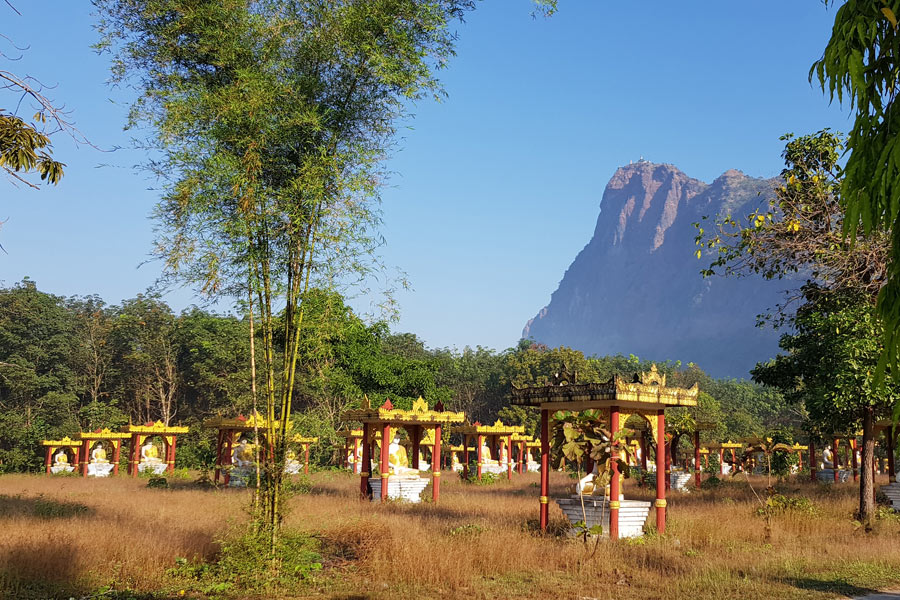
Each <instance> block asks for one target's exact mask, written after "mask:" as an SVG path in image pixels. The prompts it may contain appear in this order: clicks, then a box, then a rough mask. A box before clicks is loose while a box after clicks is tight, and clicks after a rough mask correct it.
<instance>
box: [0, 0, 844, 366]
mask: <svg viewBox="0 0 900 600" xmlns="http://www.w3.org/2000/svg"><path fill="white" fill-rule="evenodd" d="M13 3H14V4H15V6H16V7H17V8H18V9H19V10H20V12H21V13H22V16H21V17H20V16H17V15H15V14H14V13H12V12H11V11H10V10H9V9H7V8H6V7H5V6H4V5H3V3H0V33H3V34H5V35H7V36H9V37H10V38H11V39H12V40H13V41H14V42H16V44H17V45H18V46H29V47H28V49H27V50H26V51H25V52H24V53H23V57H22V59H21V60H19V61H17V62H13V63H9V62H4V63H2V64H0V69H9V70H14V71H15V72H17V73H20V74H22V73H27V74H29V75H33V76H35V77H38V78H40V79H41V80H42V81H43V82H44V83H47V84H53V85H55V86H56V87H55V89H53V90H52V91H50V95H51V96H52V97H54V98H55V99H56V100H58V101H60V102H64V103H65V104H66V105H67V106H68V107H69V108H70V109H71V110H72V111H73V113H72V116H73V118H74V120H75V121H76V122H77V125H78V127H79V128H80V129H81V130H82V131H83V132H84V133H85V134H86V135H87V136H88V137H89V138H90V139H91V141H92V142H93V143H94V144H95V145H97V146H99V147H101V148H113V147H126V146H128V143H129V138H130V134H129V132H126V131H123V125H124V121H125V114H126V107H127V102H128V99H129V95H128V93H127V92H125V91H122V90H113V89H110V88H109V87H108V86H107V84H106V79H107V77H108V67H109V64H108V57H106V56H98V55H97V54H95V53H94V52H93V51H92V50H91V48H90V45H91V43H93V42H94V41H95V40H96V34H95V32H94V31H93V29H92V22H93V19H92V17H91V14H90V13H91V6H90V3H89V2H88V1H87V0H54V1H51V0H16V1H14V2H13ZM531 12H532V6H531V4H530V2H529V1H528V0H485V1H483V2H480V3H479V5H478V8H477V9H476V11H475V12H473V13H471V14H470V15H469V17H468V18H467V21H466V23H465V24H462V25H460V26H459V27H458V31H459V38H460V39H459V45H458V56H457V57H456V58H455V59H454V60H453V61H452V62H451V63H450V65H449V67H448V68H447V69H446V70H444V71H443V72H442V74H441V77H442V80H443V82H444V84H445V87H446V90H447V92H448V94H449V97H448V98H447V99H446V100H445V101H444V102H442V103H434V102H423V103H421V104H420V105H418V106H416V107H415V113H416V118H415V119H414V120H413V121H411V122H409V123H407V124H406V125H408V128H404V129H403V132H402V139H401V140H400V144H399V148H400V150H399V152H398V153H397V154H396V156H395V157H394V158H392V160H391V162H390V164H389V165H388V167H389V169H390V170H391V171H393V172H394V173H395V175H394V176H393V179H392V180H391V182H390V184H389V187H387V188H386V189H385V190H384V194H383V199H384V206H383V209H384V221H385V224H384V230H383V232H384V235H385V237H386V240H387V244H386V246H385V247H384V249H383V257H384V260H385V262H386V263H387V264H388V265H391V266H395V267H398V268H399V269H402V270H403V271H405V272H406V273H407V274H408V276H409V279H410V282H411V284H412V290H410V291H404V292H400V293H399V294H398V295H397V300H398V301H399V304H400V309H401V319H400V321H399V323H396V324H394V326H393V328H394V329H395V330H397V331H411V332H414V333H416V334H417V335H419V336H420V337H421V338H422V339H423V340H425V342H426V343H427V344H428V345H430V346H433V347H444V346H455V347H457V348H462V347H464V346H467V345H468V346H476V345H482V346H487V347H492V348H496V349H503V348H506V347H509V346H512V345H514V344H515V343H516V341H517V340H518V338H519V336H520V334H521V330H522V327H523V325H524V324H525V322H526V321H527V320H528V319H530V318H531V317H533V316H534V315H535V314H536V313H537V312H538V311H539V310H540V308H541V307H542V306H544V305H545V304H546V303H547V302H548V301H549V299H550V294H551V293H552V292H553V291H554V290H555V289H556V286H557V285H558V283H559V281H560V279H561V278H562V276H563V273H564V272H565V270H566V268H567V267H568V266H569V264H570V263H571V262H572V260H573V259H574V258H575V255H576V254H577V253H578V252H579V251H580V250H581V248H583V247H584V245H585V244H587V242H588V241H589V240H590V237H591V234H592V232H593V228H594V224H595V222H596V219H597V215H598V214H599V211H600V199H601V196H602V193H603V189H604V187H605V185H606V182H607V181H608V180H609V178H610V176H612V174H613V173H614V171H615V170H616V168H617V167H618V166H620V165H623V164H628V163H629V161H632V160H637V159H638V158H640V157H641V156H643V157H644V158H646V159H648V160H651V161H654V162H667V163H672V164H675V165H677V166H678V167H679V168H680V169H681V170H683V171H684V172H685V173H687V174H688V175H690V176H692V177H696V178H699V179H702V180H704V181H711V180H712V179H714V178H715V177H717V176H718V175H720V174H721V173H722V172H723V171H725V170H727V169H731V168H736V169H740V170H742V171H744V172H745V173H747V174H748V175H753V176H772V175H775V174H777V173H778V172H779V171H780V169H781V167H782V161H781V157H780V153H781V149H782V142H779V140H778V137H779V136H780V135H781V134H783V133H785V132H788V131H792V132H795V133H798V134H801V133H809V132H813V131H816V130H818V129H820V128H822V127H831V128H833V129H836V130H839V131H847V130H848V129H849V122H848V120H847V112H846V111H843V112H842V111H841V109H840V107H838V106H836V105H834V106H829V105H828V102H827V99H826V98H824V97H823V95H822V93H821V91H820V90H818V89H817V88H815V87H813V86H811V85H810V84H809V82H808V81H807V75H808V71H809V67H810V65H811V63H812V62H813V60H815V59H816V58H818V57H819V56H820V55H821V53H822V50H823V49H824V47H825V43H826V41H827V39H828V37H829V33H830V29H831V23H832V21H833V16H834V11H833V9H829V10H826V9H825V8H824V6H823V5H822V3H821V2H820V1H817V0H787V1H786V0H755V1H754V2H725V1H722V0H689V1H688V0H686V1H682V2H672V1H663V0H655V1H648V2H636V1H634V0H631V1H625V2H622V1H620V2H612V1H607V0H560V11H559V12H558V13H557V14H556V15H554V16H553V17H552V18H550V19H544V18H541V17H538V18H536V19H535V18H532V16H531ZM0 41H2V40H0ZM3 52H4V53H5V54H15V51H14V50H13V49H12V48H10V46H9V45H5V46H3ZM5 102H8V97H0V106H4V107H5V104H4V103H5ZM54 146H55V155H56V157H57V158H58V159H60V160H63V161H64V162H66V163H67V164H68V168H67V170H66V175H65V177H64V178H63V180H62V182H61V183H60V184H59V185H58V186H57V187H55V188H49V189H42V190H41V191H33V190H29V189H26V188H22V187H19V188H15V187H13V186H12V185H10V184H9V183H7V182H5V181H0V220H3V221H4V222H3V225H2V228H0V243H2V244H3V246H4V248H5V249H6V252H7V254H2V253H0V281H2V283H4V284H6V285H11V284H13V283H15V282H17V281H19V280H21V279H22V278H23V277H26V276H27V277H30V278H31V279H33V280H35V281H36V282H37V284H38V287H39V288H40V289H42V290H45V291H49V292H52V293H57V294H61V295H74V294H79V295H81V294H89V293H96V294H99V295H100V296H102V297H103V298H104V299H105V300H107V301H108V302H110V303H118V302H120V301H121V300H122V299H124V298H130V297H133V296H134V295H136V294H137V293H139V292H142V291H143V290H145V289H146V288H147V286H149V285H150V284H152V283H153V281H154V280H155V279H156V277H157V276H158V275H159V266H158V265H157V264H154V263H147V264H142V263H144V261H146V260H147V258H148V251H149V250H150V247H151V241H152V239H153V231H152V229H153V223H152V221H151V220H150V219H149V213H150V211H151V210H152V207H153V205H154V203H155V201H156V199H157V197H158V192H157V191H155V190H154V189H153V186H154V183H155V182H153V181H151V180H148V179H147V177H146V176H145V175H144V174H142V173H140V172H137V171H135V170H134V169H133V168H132V166H133V165H135V164H138V163H140V162H141V161H142V160H143V158H144V156H143V155H142V154H141V153H140V152H137V151H132V150H117V151H115V152H99V151H97V150H94V149H92V148H90V147H84V146H82V147H78V148H76V147H75V146H74V145H73V144H72V143H71V141H70V140H68V139H65V138H63V137H59V138H56V139H55V142H54ZM167 300H168V301H169V303H170V304H171V305H172V306H173V308H175V309H176V310H181V309H183V308H185V307H186V306H188V305H190V304H191V303H193V302H197V299H195V298H194V297H193V296H192V294H191V293H190V292H189V291H187V290H178V291H174V292H172V293H170V294H169V295H168V296H167ZM353 304H354V305H355V306H357V307H359V309H360V310H361V311H364V310H368V309H369V305H370V299H368V298H356V299H354V300H353ZM221 308H222V309H225V308H227V307H221Z"/></svg>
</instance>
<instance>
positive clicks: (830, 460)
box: [822, 446, 834, 469]
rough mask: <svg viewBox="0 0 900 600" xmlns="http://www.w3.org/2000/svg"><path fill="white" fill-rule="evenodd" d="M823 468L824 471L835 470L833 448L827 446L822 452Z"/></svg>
mask: <svg viewBox="0 0 900 600" xmlns="http://www.w3.org/2000/svg"><path fill="white" fill-rule="evenodd" d="M822 468H823V469H833V468H834V453H833V452H832V451H831V448H829V447H828V446H825V449H824V450H822Z"/></svg>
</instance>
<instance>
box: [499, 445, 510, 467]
mask: <svg viewBox="0 0 900 600" xmlns="http://www.w3.org/2000/svg"><path fill="white" fill-rule="evenodd" d="M499 454H500V464H501V465H505V464H508V463H509V451H508V450H507V449H506V442H504V441H502V440H501V442H500V451H499Z"/></svg>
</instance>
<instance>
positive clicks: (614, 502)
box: [609, 500, 622, 510]
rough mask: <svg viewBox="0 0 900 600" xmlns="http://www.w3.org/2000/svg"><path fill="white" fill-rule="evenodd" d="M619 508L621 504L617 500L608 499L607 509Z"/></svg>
mask: <svg viewBox="0 0 900 600" xmlns="http://www.w3.org/2000/svg"><path fill="white" fill-rule="evenodd" d="M620 508H622V504H621V503H620V502H619V501H618V500H610V501H609V510H619V509H620Z"/></svg>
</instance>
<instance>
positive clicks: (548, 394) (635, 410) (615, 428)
mask: <svg viewBox="0 0 900 600" xmlns="http://www.w3.org/2000/svg"><path fill="white" fill-rule="evenodd" d="M573 379H574V378H573ZM698 393H699V389H698V387H697V386H696V385H694V386H693V387H692V388H690V389H683V388H676V387H667V386H666V376H665V375H664V374H661V373H659V372H658V371H657V369H656V366H655V365H654V366H653V367H652V368H651V370H650V371H649V372H646V373H641V374H639V375H635V376H634V378H633V379H632V380H627V379H625V378H622V377H620V376H618V375H617V376H615V377H613V378H612V379H611V380H610V381H609V382H607V383H583V384H579V383H574V382H572V383H570V382H569V381H566V380H565V379H560V380H558V381H557V382H556V383H554V384H551V385H546V386H534V387H527V388H514V389H513V390H512V404H513V405H514V406H526V407H531V408H536V409H539V410H540V411H541V495H540V505H539V506H540V527H541V529H542V530H546V529H547V525H548V522H549V515H550V512H549V509H550V507H549V502H550V497H549V495H550V473H549V471H550V468H549V466H550V436H551V411H553V412H556V411H560V410H562V411H573V412H581V411H585V410H596V411H600V412H602V413H605V415H606V420H608V424H609V430H610V432H611V433H612V434H613V435H615V434H616V433H618V432H619V431H620V424H624V423H625V422H626V421H627V420H628V418H629V417H630V416H631V415H633V414H637V415H640V416H642V417H643V418H645V419H646V420H647V421H648V424H649V425H650V427H651V429H652V432H653V437H654V439H655V441H656V447H657V448H658V449H663V450H661V451H657V453H656V462H657V465H656V502H655V506H656V529H657V531H658V532H659V533H663V532H665V529H666V486H665V472H666V465H665V457H666V452H665V450H664V449H665V438H664V436H665V430H666V421H665V409H666V408H667V407H676V406H685V407H689V406H696V405H697V395H698ZM611 469H612V473H611V477H610V484H609V485H610V491H609V500H608V501H606V508H608V511H607V513H606V514H608V519H609V528H608V531H609V536H610V538H612V539H616V538H618V537H619V529H620V527H619V526H620V515H619V511H620V508H621V506H622V501H621V500H619V496H620V493H621V491H620V482H619V467H618V463H617V462H616V461H611ZM631 502H633V501H631ZM595 503H597V504H603V501H596V502H595Z"/></svg>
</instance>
